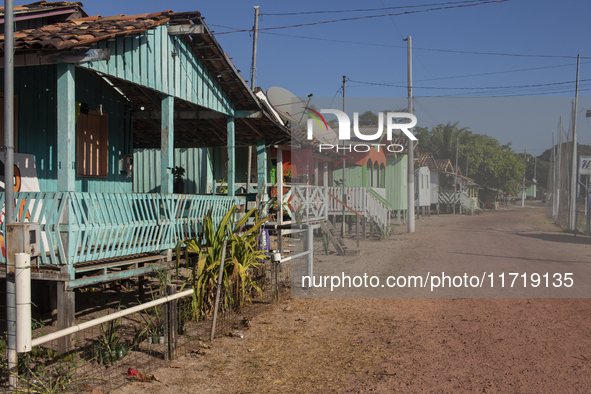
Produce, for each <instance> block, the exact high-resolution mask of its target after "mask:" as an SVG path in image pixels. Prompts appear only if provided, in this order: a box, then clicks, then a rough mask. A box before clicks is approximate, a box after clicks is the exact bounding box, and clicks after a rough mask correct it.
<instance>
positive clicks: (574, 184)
mask: <svg viewBox="0 0 591 394" xmlns="http://www.w3.org/2000/svg"><path fill="white" fill-rule="evenodd" d="M580 60H581V55H577V86H576V88H575V108H574V111H573V112H574V113H573V169H572V179H571V189H570V192H571V219H570V223H571V230H574V229H575V225H576V215H577V211H578V207H577V193H576V190H577V187H578V182H577V168H578V163H577V161H578V157H577V156H578V155H577V108H578V106H579V64H580Z"/></svg>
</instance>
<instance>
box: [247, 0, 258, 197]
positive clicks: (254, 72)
mask: <svg viewBox="0 0 591 394" xmlns="http://www.w3.org/2000/svg"><path fill="white" fill-rule="evenodd" d="M253 30H254V33H253V38H252V67H251V71H250V88H251V89H252V90H254V80H255V78H256V75H257V40H258V37H259V6H258V5H255V6H254V29H253ZM251 167H252V146H249V147H248V164H247V167H246V193H250V177H251V174H250V169H251ZM258 193H259V194H260V193H261V191H260V190H258Z"/></svg>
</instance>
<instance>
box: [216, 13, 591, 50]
mask: <svg viewBox="0 0 591 394" xmlns="http://www.w3.org/2000/svg"><path fill="white" fill-rule="evenodd" d="M384 16H388V15H384ZM209 26H215V27H222V28H224V29H230V30H231V31H229V32H221V33H213V34H214V35H217V34H226V33H239V32H251V31H252V30H249V29H236V28H234V27H230V26H224V25H217V24H210V25H209ZM261 30H262V29H260V28H259V33H261V34H268V35H273V36H280V37H291V38H301V39H305V40H314V41H326V42H336V43H341V44H354V45H364V46H375V47H382V48H399V49H406V47H405V46H402V45H388V44H377V43H371V42H359V41H347V40H336V39H332V38H322V37H310V36H300V35H294V34H282V33H272V32H268V31H261ZM414 50H419V51H434V52H447V53H461V54H466V55H487V56H514V57H540V58H556V59H576V58H577V57H576V56H570V55H535V54H522V53H502V52H478V51H461V50H455V49H438V48H421V47H417V48H413V51H414ZM581 59H591V56H581Z"/></svg>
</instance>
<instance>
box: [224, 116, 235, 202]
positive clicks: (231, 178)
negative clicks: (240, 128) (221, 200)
mask: <svg viewBox="0 0 591 394" xmlns="http://www.w3.org/2000/svg"><path fill="white" fill-rule="evenodd" d="M226 122H227V123H226V124H227V132H228V197H234V196H235V195H236V144H235V138H234V117H232V116H228V117H227V118H226Z"/></svg>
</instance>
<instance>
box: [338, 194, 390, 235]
mask: <svg viewBox="0 0 591 394" xmlns="http://www.w3.org/2000/svg"><path fill="white" fill-rule="evenodd" d="M328 189H329V192H330V193H331V194H332V195H334V196H336V197H337V198H338V199H342V194H343V188H342V187H329V188H328ZM345 195H347V196H348V197H347V198H346V200H345V201H343V202H344V203H345V204H347V206H349V207H350V208H351V209H353V210H354V211H356V212H358V213H360V214H361V215H363V216H365V217H367V218H371V219H373V220H374V221H375V222H376V223H378V225H380V226H382V227H384V226H387V225H388V224H389V223H390V208H389V205H388V202H387V201H386V199H385V197H384V196H383V195H385V189H368V188H365V187H345ZM342 209H343V207H342V206H341V204H340V203H339V202H338V201H336V200H335V199H334V198H331V199H330V201H329V209H328V210H329V212H330V213H336V212H341V211H342Z"/></svg>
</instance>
